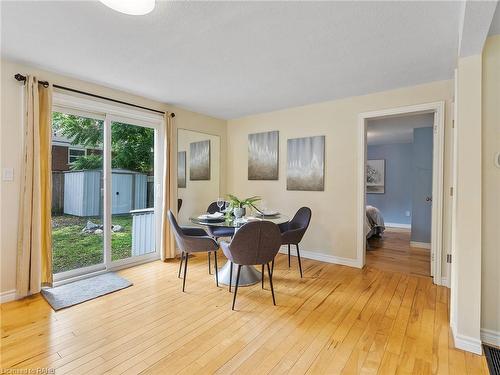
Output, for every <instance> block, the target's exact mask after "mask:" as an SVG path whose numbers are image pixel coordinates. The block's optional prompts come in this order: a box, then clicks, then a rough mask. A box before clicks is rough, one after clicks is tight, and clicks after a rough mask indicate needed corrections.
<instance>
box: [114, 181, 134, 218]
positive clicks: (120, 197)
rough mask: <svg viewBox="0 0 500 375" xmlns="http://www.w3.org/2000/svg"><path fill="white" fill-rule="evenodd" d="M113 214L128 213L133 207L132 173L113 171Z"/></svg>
mask: <svg viewBox="0 0 500 375" xmlns="http://www.w3.org/2000/svg"><path fill="white" fill-rule="evenodd" d="M111 186H112V188H111V189H112V192H111V194H112V197H113V205H112V209H111V213H112V214H127V213H129V211H130V210H131V209H132V175H131V174H121V173H113V175H112V183H111Z"/></svg>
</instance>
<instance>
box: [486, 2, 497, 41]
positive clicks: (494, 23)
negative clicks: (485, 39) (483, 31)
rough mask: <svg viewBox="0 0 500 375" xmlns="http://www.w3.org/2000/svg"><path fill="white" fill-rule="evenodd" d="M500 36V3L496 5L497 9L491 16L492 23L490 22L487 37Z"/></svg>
mask: <svg viewBox="0 0 500 375" xmlns="http://www.w3.org/2000/svg"><path fill="white" fill-rule="evenodd" d="M498 34H500V3H498V4H497V9H496V11H495V14H494V15H493V21H491V26H490V31H489V33H488V35H490V36H491V35H498Z"/></svg>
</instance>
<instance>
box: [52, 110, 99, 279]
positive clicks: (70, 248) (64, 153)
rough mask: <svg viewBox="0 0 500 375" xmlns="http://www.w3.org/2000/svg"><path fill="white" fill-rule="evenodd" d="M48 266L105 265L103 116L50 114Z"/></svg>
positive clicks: (64, 270)
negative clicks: (49, 240) (50, 191)
mask: <svg viewBox="0 0 500 375" xmlns="http://www.w3.org/2000/svg"><path fill="white" fill-rule="evenodd" d="M52 130H53V131H52V254H53V256H52V268H53V273H54V274H60V275H61V276H62V277H64V275H72V274H75V273H76V272H80V273H86V272H93V271H97V270H99V269H104V236H103V233H104V227H103V224H104V209H103V197H104V196H103V181H104V180H103V179H104V168H103V167H104V166H103V158H102V153H103V139H104V119H103V117H99V116H94V117H91V115H86V116H82V115H76V114H72V113H63V112H54V113H53V114H52Z"/></svg>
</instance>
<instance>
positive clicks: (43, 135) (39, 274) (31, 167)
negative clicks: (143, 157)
mask: <svg viewBox="0 0 500 375" xmlns="http://www.w3.org/2000/svg"><path fill="white" fill-rule="evenodd" d="M24 90H25V92H24V98H25V114H24V121H23V123H24V124H23V125H24V159H23V166H22V174H21V175H22V177H21V200H20V205H19V227H18V228H19V229H18V249H17V276H16V292H17V295H18V296H19V297H24V296H27V295H29V294H33V293H38V292H39V291H40V289H41V287H42V286H45V285H48V286H50V285H51V284H52V238H51V235H52V228H51V204H52V176H51V135H52V130H51V129H52V119H51V117H52V87H51V86H50V85H47V87H46V86H44V85H42V84H40V83H39V82H38V80H37V79H36V77H32V76H28V77H26V83H25V87H24Z"/></svg>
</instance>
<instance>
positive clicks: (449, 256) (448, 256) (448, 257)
mask: <svg viewBox="0 0 500 375" xmlns="http://www.w3.org/2000/svg"><path fill="white" fill-rule="evenodd" d="M446 263H451V254H446Z"/></svg>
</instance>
